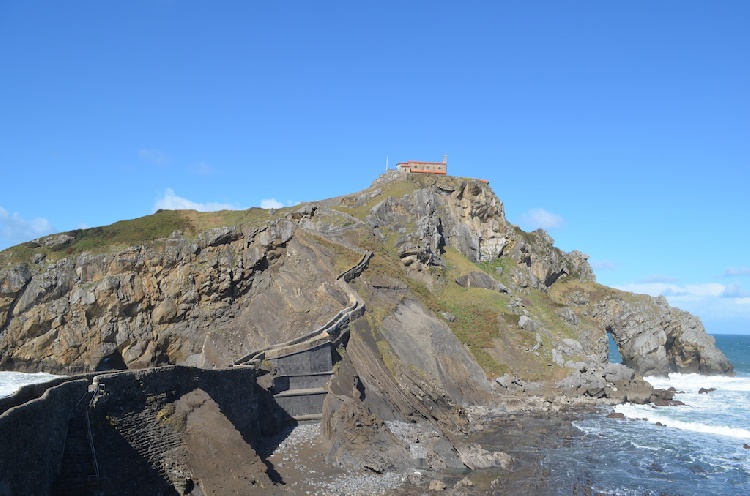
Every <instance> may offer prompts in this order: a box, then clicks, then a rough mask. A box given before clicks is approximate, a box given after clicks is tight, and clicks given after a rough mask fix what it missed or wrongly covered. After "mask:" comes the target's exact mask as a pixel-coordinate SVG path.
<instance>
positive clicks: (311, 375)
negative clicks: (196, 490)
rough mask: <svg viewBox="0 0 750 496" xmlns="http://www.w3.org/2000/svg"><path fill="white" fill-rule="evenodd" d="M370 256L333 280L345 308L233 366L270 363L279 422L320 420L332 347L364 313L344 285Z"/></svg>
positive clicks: (353, 292) (361, 304) (361, 268)
mask: <svg viewBox="0 0 750 496" xmlns="http://www.w3.org/2000/svg"><path fill="white" fill-rule="evenodd" d="M372 256H373V253H372V252H370V251H365V252H363V253H362V258H360V259H359V261H358V262H357V263H356V264H354V265H353V266H352V267H351V268H350V269H348V270H346V271H344V272H342V273H341V274H339V275H338V276H337V277H336V284H337V285H338V286H339V287H340V289H341V290H342V291H344V292H345V293H347V294H348V295H349V305H348V306H347V307H345V308H343V309H341V310H340V311H339V312H338V313H336V315H334V316H333V317H332V318H331V319H330V320H329V321H328V322H326V323H325V324H324V325H323V326H321V327H319V328H318V329H315V330H314V331H312V332H309V333H307V334H304V335H302V336H299V337H297V338H295V339H292V340H290V341H286V342H284V343H277V344H275V345H272V346H268V347H266V348H263V349H260V350H256V351H253V352H251V353H249V354H247V355H245V356H244V357H242V358H240V359H238V360H236V361H235V362H234V365H235V366H242V365H250V364H254V365H257V364H259V363H260V362H261V361H262V360H267V361H268V362H270V364H271V372H272V374H273V377H274V379H273V398H274V400H275V402H276V405H277V407H278V408H279V409H280V410H281V412H277V413H279V415H278V416H280V417H282V420H284V421H286V422H296V423H304V422H314V421H319V420H320V419H321V418H322V417H323V413H322V412H323V402H324V401H325V399H326V395H327V394H328V390H327V385H328V381H329V380H330V378H331V376H332V375H333V360H332V355H331V353H332V349H333V346H334V344H335V343H338V342H340V340H341V339H342V335H344V333H345V332H346V330H347V329H348V325H349V323H350V322H352V321H353V320H355V319H357V318H359V317H361V316H362V315H363V314H364V311H365V305H364V301H362V299H361V298H360V297H359V295H358V294H357V293H356V292H355V291H354V290H352V289H351V288H350V287H349V284H348V283H349V282H350V281H352V280H353V279H354V278H356V277H357V276H359V274H361V273H362V271H364V270H365V269H366V268H367V264H368V263H369V261H370V258H372ZM282 412H283V414H282Z"/></svg>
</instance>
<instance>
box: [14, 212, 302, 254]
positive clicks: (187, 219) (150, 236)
mask: <svg viewBox="0 0 750 496" xmlns="http://www.w3.org/2000/svg"><path fill="white" fill-rule="evenodd" d="M288 211H289V209H280V210H276V211H273V212H271V211H269V210H263V209H260V208H251V209H248V210H221V211H219V212H196V211H195V210H160V211H158V212H156V213H155V214H152V215H147V216H145V217H139V218H137V219H132V220H121V221H119V222H115V223H114V224H111V225H108V226H103V227H94V228H90V229H77V230H74V231H68V232H65V233H59V234H56V235H53V236H59V235H60V234H67V235H69V236H72V237H74V238H75V239H74V240H73V241H71V242H69V243H65V244H62V245H57V246H51V247H50V246H45V245H44V244H40V243H36V242H26V243H21V244H19V245H16V246H12V247H10V248H8V249H6V250H3V251H2V252H0V261H1V262H2V263H3V265H6V264H12V263H18V262H28V261H29V260H30V259H31V257H32V255H34V254H37V253H41V254H43V255H45V256H46V257H47V261H49V262H55V261H57V260H59V259H61V258H65V257H70V256H76V255H78V254H80V253H83V252H85V251H87V252H90V253H94V254H96V253H111V252H114V251H117V250H121V249H124V248H127V247H129V246H137V245H143V244H150V243H154V242H158V240H162V239H164V238H167V237H169V235H170V234H172V232H174V231H182V232H183V234H184V235H185V236H187V237H188V238H190V237H195V236H197V235H198V234H199V233H200V232H202V231H205V230H206V229H210V228H213V227H223V226H260V225H263V224H265V223H266V222H268V221H269V220H272V219H276V218H280V217H283V216H284V215H285V214H286V213H287V212H288Z"/></svg>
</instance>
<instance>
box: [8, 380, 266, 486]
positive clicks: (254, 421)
mask: <svg viewBox="0 0 750 496" xmlns="http://www.w3.org/2000/svg"><path fill="white" fill-rule="evenodd" d="M257 374H258V372H257V371H256V370H255V369H254V368H251V367H238V368H233V369H226V370H206V369H198V368H193V367H186V366H170V367H160V368H153V369H145V370H140V371H127V372H118V373H102V374H99V375H95V376H94V375H93V374H92V375H90V376H88V377H85V378H75V379H73V378H61V379H57V380H55V381H54V382H53V383H52V384H53V385H52V386H51V387H50V384H43V385H33V386H34V387H31V388H28V389H27V390H26V392H21V393H22V394H20V395H18V394H16V395H14V396H13V397H10V398H8V399H6V402H5V404H6V406H10V405H12V404H13V403H19V402H21V401H22V399H23V398H25V397H28V396H31V397H33V396H36V395H37V393H38V392H39V391H40V390H42V389H44V388H47V389H46V391H45V392H44V394H42V395H41V396H39V397H34V398H33V399H31V400H30V401H27V402H25V403H23V404H20V405H17V406H16V405H13V406H11V407H10V408H9V409H8V410H7V411H6V412H5V413H3V414H2V415H0V439H2V442H3V446H2V449H0V496H18V495H26V494H49V493H50V488H51V487H52V484H53V483H54V481H55V479H56V478H57V476H58V474H59V471H60V463H61V459H62V454H63V451H64V446H65V437H66V434H67V428H68V417H69V415H70V412H71V410H72V409H73V408H74V407H75V405H76V403H77V402H78V401H79V400H80V399H81V398H82V397H83V395H84V394H85V393H86V391H87V389H88V387H89V384H91V382H92V377H93V382H94V383H98V384H100V385H103V390H104V395H103V396H101V397H100V398H98V399H97V401H96V403H95V407H94V408H93V410H92V412H91V415H92V422H93V423H94V429H95V430H96V425H99V426H101V425H110V422H111V423H117V422H119V421H121V420H122V419H136V420H138V422H137V425H133V426H132V429H131V431H132V432H126V431H127V428H128V426H126V425H124V424H121V425H118V427H119V428H120V430H121V431H122V432H121V434H122V435H123V438H125V439H127V440H128V442H129V443H130V448H128V449H127V450H126V453H127V456H126V457H125V458H124V460H123V459H122V458H119V457H121V456H122V455H123V451H122V450H119V451H118V450H117V449H113V447H112V446H96V448H97V457H98V458H99V462H100V463H99V465H100V467H101V466H107V467H108V468H110V471H109V472H110V473H106V472H105V473H103V475H104V476H105V477H108V478H109V479H110V480H113V481H117V480H118V474H113V473H111V472H112V470H111V468H112V467H113V466H114V467H117V468H116V470H117V471H120V472H128V467H129V466H131V465H132V466H133V467H145V468H146V469H148V468H149V467H148V466H150V467H151V468H154V469H156V471H159V469H160V468H162V467H161V466H162V465H164V463H163V462H164V460H163V459H162V458H169V456H171V455H173V454H174V452H175V450H177V451H179V449H180V444H181V443H182V441H181V438H180V436H178V435H175V436H172V437H173V438H174V439H172V441H173V442H171V443H167V442H162V443H161V444H159V443H156V442H154V440H155V439H158V440H160V441H163V439H161V438H163V437H164V432H163V431H164V425H162V424H163V423H162V424H160V422H159V420H158V418H157V416H156V413H157V412H159V411H160V410H161V409H162V408H163V407H165V406H166V405H167V404H169V403H172V402H174V401H175V400H176V399H179V398H180V397H181V396H183V395H185V394H187V393H189V392H191V391H194V390H196V389H202V390H203V391H205V392H206V393H207V394H208V395H209V396H210V397H211V399H213V400H214V401H215V402H216V403H217V404H218V405H219V408H220V409H221V412H222V413H223V414H224V416H225V417H226V418H227V419H229V421H230V422H231V423H232V424H233V425H234V427H235V428H236V429H237V431H239V432H240V433H241V434H242V436H243V437H244V438H245V439H252V438H254V437H256V436H257V435H259V431H260V429H261V425H262V424H263V421H264V419H263V415H264V414H263V413H262V412H264V411H267V410H268V408H267V405H265V404H264V403H263V401H264V400H263V398H262V394H263V392H262V390H260V389H259V388H258V387H257V384H256V379H257ZM61 381H62V384H59V382H61ZM131 434H132V435H131ZM150 434H155V436H151V437H149V435H150ZM96 437H97V436H96V434H95V438H96ZM100 439H101V438H100ZM170 450H171V452H170ZM167 461H169V460H167ZM162 475H163V476H164V477H165V478H168V477H167V476H168V475H169V474H166V473H164V474H162ZM171 482H174V481H171ZM164 483H167V481H166V480H164Z"/></svg>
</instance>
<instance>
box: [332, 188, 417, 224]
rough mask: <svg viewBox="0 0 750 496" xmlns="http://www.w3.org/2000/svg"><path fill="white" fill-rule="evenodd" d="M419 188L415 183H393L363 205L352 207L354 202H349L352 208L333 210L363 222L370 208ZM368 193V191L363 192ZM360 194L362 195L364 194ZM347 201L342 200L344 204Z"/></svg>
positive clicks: (339, 207)
mask: <svg viewBox="0 0 750 496" xmlns="http://www.w3.org/2000/svg"><path fill="white" fill-rule="evenodd" d="M418 187H419V183H418V182H416V181H394V182H391V183H388V184H386V185H384V186H383V188H382V189H381V191H380V194H379V195H377V196H376V197H374V198H371V199H370V200H368V201H367V202H366V203H365V204H364V205H360V206H354V202H353V201H352V202H350V203H351V204H352V206H336V207H333V208H334V209H335V210H339V211H341V212H344V213H347V214H349V215H351V216H353V217H356V218H358V219H360V220H364V219H365V218H366V217H367V215H368V214H369V213H370V210H371V209H372V207H374V206H375V205H377V204H378V203H380V202H382V201H383V200H385V199H386V198H390V197H395V198H401V197H403V196H406V195H407V194H409V193H412V192H414V191H415V190H416V189H417V188H418ZM366 191H370V190H365V192H366ZM365 192H362V194H365ZM346 201H347V199H344V203H346Z"/></svg>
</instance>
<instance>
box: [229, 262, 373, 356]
mask: <svg viewBox="0 0 750 496" xmlns="http://www.w3.org/2000/svg"><path fill="white" fill-rule="evenodd" d="M372 256H373V252H371V251H369V250H368V251H366V252H365V253H364V254H363V255H362V258H360V259H359V261H358V262H357V263H356V264H354V265H353V266H352V267H351V268H350V269H348V270H345V271H344V272H342V273H341V274H339V275H338V276H337V277H336V280H337V281H339V280H342V279H343V280H344V283H348V282H350V281H351V280H352V279H354V278H355V277H357V276H358V275H359V274H360V273H361V272H362V271H363V270H364V268H365V267H366V266H367V262H369V261H370V258H372ZM350 301H351V300H350ZM358 309H359V311H360V312H363V311H364V305H363V304H360V301H356V300H355V301H354V302H353V303H352V304H351V305H349V306H348V307H346V308H343V309H342V310H339V311H338V312H337V313H336V315H334V316H333V317H332V318H331V319H330V320H329V321H328V322H326V323H325V324H323V326H322V327H319V328H317V329H315V330H314V331H312V332H309V333H307V334H305V335H303V336H299V337H296V338H294V339H290V340H289V341H286V342H284V343H278V344H274V345H271V346H266V347H265V348H261V349H260V350H255V351H252V352H250V353H248V354H247V355H245V356H243V357H242V358H239V359H237V360H235V361H234V362H233V365H242V364H245V363H247V362H249V361H250V360H252V359H254V358H262V357H264V356H265V354H266V352H268V351H271V350H277V349H281V348H286V347H288V346H294V345H296V344H300V343H303V342H305V341H307V340H309V339H312V338H314V337H315V336H319V335H321V334H323V332H326V331H328V330H330V329H335V328H336V327H337V326H338V325H339V324H340V323H341V322H342V321H344V320H346V319H351V317H352V315H354V312H355V311H357V310H358ZM360 315H361V313H360Z"/></svg>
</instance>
